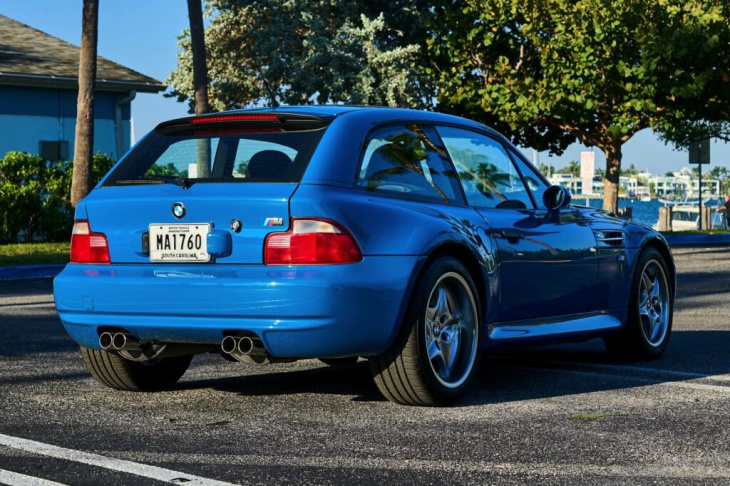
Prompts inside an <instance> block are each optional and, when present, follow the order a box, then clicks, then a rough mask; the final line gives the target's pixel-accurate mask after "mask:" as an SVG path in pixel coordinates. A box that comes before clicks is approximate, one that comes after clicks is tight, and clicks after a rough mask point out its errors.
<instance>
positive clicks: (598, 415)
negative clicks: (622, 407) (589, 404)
mask: <svg viewBox="0 0 730 486" xmlns="http://www.w3.org/2000/svg"><path fill="white" fill-rule="evenodd" d="M629 415H631V414H630V413H584V414H579V415H571V416H570V418H572V419H588V420H595V419H599V418H607V417H628V416H629Z"/></svg>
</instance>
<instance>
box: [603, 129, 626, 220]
mask: <svg viewBox="0 0 730 486" xmlns="http://www.w3.org/2000/svg"><path fill="white" fill-rule="evenodd" d="M601 150H603V153H604V154H606V175H605V176H604V178H603V209H605V210H606V211H609V212H612V213H614V214H617V213H618V188H619V178H620V177H621V142H613V143H612V144H610V145H607V146H605V147H601Z"/></svg>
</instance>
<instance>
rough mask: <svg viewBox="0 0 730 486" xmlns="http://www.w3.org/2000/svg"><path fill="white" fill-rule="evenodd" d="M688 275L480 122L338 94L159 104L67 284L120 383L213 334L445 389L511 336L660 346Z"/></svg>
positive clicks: (76, 326)
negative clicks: (320, 102)
mask: <svg viewBox="0 0 730 486" xmlns="http://www.w3.org/2000/svg"><path fill="white" fill-rule="evenodd" d="M675 287H676V284H675V268H674V264H673V260H672V256H671V253H670V250H669V248H668V246H667V243H666V241H665V240H664V238H662V236H661V235H660V234H659V233H657V232H655V231H653V230H652V229H650V228H648V227H646V226H642V225H639V224H634V223H631V222H626V221H624V220H621V219H618V218H616V217H614V216H613V215H611V214H608V213H606V212H602V211H599V210H596V209H591V208H587V207H581V206H575V205H572V204H570V194H569V193H568V192H567V191H566V190H565V189H563V188H561V187H557V186H549V185H548V183H547V182H546V180H545V178H544V177H543V176H542V175H541V174H540V173H539V172H538V171H537V170H535V167H533V166H532V165H531V164H530V163H529V162H528V161H527V160H525V158H524V157H523V156H522V155H521V154H520V152H519V151H517V150H516V149H515V148H514V147H513V146H512V145H511V144H510V143H509V142H508V141H507V140H506V139H505V138H504V137H503V136H501V135H499V134H498V133H496V132H495V131H493V130H491V129H489V128H487V127H485V126H484V125H481V124H479V123H475V122H472V121H469V120H465V119H463V118H458V117H454V116H448V115H443V114H439V113H428V112H420V111H412V110H402V109H388V108H368V107H346V106H333V107H280V108H274V109H255V110H243V111H231V112H226V113H216V114H212V115H206V116H197V117H190V118H183V119H178V120H172V121H169V122H165V123H162V124H160V125H159V126H158V127H157V128H155V130H154V131H152V132H151V133H150V134H148V135H147V136H146V137H145V138H144V139H143V140H141V141H140V142H139V143H138V144H137V145H136V146H135V147H134V148H132V150H130V152H129V153H128V154H126V155H125V156H124V157H123V158H122V159H121V160H120V161H119V162H118V163H117V164H116V166H115V167H114V168H113V169H112V170H111V171H110V172H109V174H107V176H106V177H105V178H104V179H103V180H102V181H101V182H100V183H99V185H98V186H97V187H96V188H95V189H94V190H93V191H92V192H91V193H90V194H89V196H88V197H87V198H86V199H84V200H83V201H82V202H81V203H79V205H78V207H77V208H76V221H75V223H74V227H73V236H72V240H71V263H70V264H69V265H67V266H66V268H65V269H64V270H63V272H62V273H61V274H60V275H59V276H58V277H57V278H56V280H55V283H54V293H55V301H56V306H57V308H58V313H59V315H60V318H61V321H62V322H63V325H64V326H65V328H66V330H67V331H68V333H69V334H70V335H71V337H72V338H73V339H74V340H76V341H77V342H78V343H79V345H80V346H81V354H82V356H83V359H84V361H85V363H86V366H87V367H88V369H89V372H90V373H91V374H92V375H93V376H94V377H95V378H96V379H97V380H98V381H100V382H101V383H103V384H104V385H106V386H109V387H111V388H115V389H118V390H133V391H157V390H162V389H166V388H169V387H171V386H173V385H174V384H175V383H176V382H177V381H178V380H179V379H180V377H181V376H182V375H183V373H185V370H186V369H187V368H188V366H189V365H190V361H191V359H192V357H193V355H195V354H200V353H210V352H213V353H219V354H220V355H221V356H222V357H223V358H226V359H228V360H231V361H240V362H245V363H251V364H264V363H270V362H282V361H293V360H297V359H306V358H319V359H321V360H322V361H324V362H325V363H327V364H337V363H346V362H353V361H355V360H357V358H358V357H364V358H367V359H368V361H369V363H370V369H371V370H372V374H373V377H374V379H375V382H376V383H377V386H378V388H379V389H380V391H381V392H382V393H383V395H385V396H386V397H387V398H388V399H390V400H392V401H394V402H397V403H401V404H409V405H444V404H449V403H453V402H454V401H456V400H458V399H459V398H460V397H462V395H463V394H464V393H465V391H466V390H467V388H468V386H469V384H470V383H471V382H472V381H473V380H474V376H475V373H476V371H477V368H478V367H479V359H480V356H481V354H482V353H483V352H487V353H488V352H494V351H495V350H499V349H503V348H505V347H511V348H513V347H515V346H524V345H539V344H550V343H556V342H565V341H581V340H587V339H590V338H602V339H603V340H604V342H605V344H606V347H607V348H608V350H609V351H610V352H611V353H613V354H615V355H619V356H623V357H631V358H633V359H652V358H656V357H658V356H660V355H661V354H662V353H663V352H664V350H665V349H666V347H667V344H668V342H669V336H670V333H671V329H672V309H673V303H674V295H675Z"/></svg>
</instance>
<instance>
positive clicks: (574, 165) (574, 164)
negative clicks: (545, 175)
mask: <svg viewBox="0 0 730 486" xmlns="http://www.w3.org/2000/svg"><path fill="white" fill-rule="evenodd" d="M558 174H570V175H571V176H573V177H579V176H580V162H578V161H577V160H571V161H570V162H568V165H566V166H565V167H563V168H562V169H559V170H558Z"/></svg>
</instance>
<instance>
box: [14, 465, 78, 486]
mask: <svg viewBox="0 0 730 486" xmlns="http://www.w3.org/2000/svg"><path fill="white" fill-rule="evenodd" d="M0 484H6V485H7V486H66V485H65V484H62V483H56V482H54V481H48V480H47V479H41V478H35V477H33V476H26V475H25V474H19V473H15V472H13V471H6V470H4V469H0Z"/></svg>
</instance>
